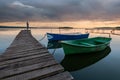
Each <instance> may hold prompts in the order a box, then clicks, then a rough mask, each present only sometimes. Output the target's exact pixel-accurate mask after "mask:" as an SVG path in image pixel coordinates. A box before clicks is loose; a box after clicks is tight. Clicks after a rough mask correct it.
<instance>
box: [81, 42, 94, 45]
mask: <svg viewBox="0 0 120 80" xmlns="http://www.w3.org/2000/svg"><path fill="white" fill-rule="evenodd" d="M80 44H83V45H86V46H95V45H94V44H90V43H85V42H82V43H80Z"/></svg>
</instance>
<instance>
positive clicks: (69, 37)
mask: <svg viewBox="0 0 120 80" xmlns="http://www.w3.org/2000/svg"><path fill="white" fill-rule="evenodd" d="M88 36H89V33H87V34H71V35H68V34H53V33H47V38H48V40H49V41H60V40H74V39H83V38H88Z"/></svg>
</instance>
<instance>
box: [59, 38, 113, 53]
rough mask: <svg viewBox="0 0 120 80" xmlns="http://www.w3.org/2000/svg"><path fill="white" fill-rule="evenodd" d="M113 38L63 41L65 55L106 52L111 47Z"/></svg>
mask: <svg viewBox="0 0 120 80" xmlns="http://www.w3.org/2000/svg"><path fill="white" fill-rule="evenodd" d="M110 41H111V38H107V37H94V38H86V39H78V40H68V41H61V44H62V47H63V50H64V52H65V55H69V54H80V53H90V52H97V51H102V50H104V49H105V48H106V47H107V46H109V44H110Z"/></svg>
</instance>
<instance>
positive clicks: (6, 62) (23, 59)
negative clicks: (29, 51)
mask: <svg viewBox="0 0 120 80" xmlns="http://www.w3.org/2000/svg"><path fill="white" fill-rule="evenodd" d="M44 55H49V53H45V54H38V55H34V56H28V57H23V58H18V59H14V60H8V61H3V62H0V66H1V65H4V64H12V63H15V62H20V61H25V60H29V59H33V58H37V57H40V56H44ZM51 57H52V56H51Z"/></svg>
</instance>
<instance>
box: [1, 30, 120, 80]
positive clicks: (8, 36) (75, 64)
mask: <svg viewBox="0 0 120 80" xmlns="http://www.w3.org/2000/svg"><path fill="white" fill-rule="evenodd" d="M19 31H20V29H0V54H2V53H3V52H4V51H5V49H6V48H7V47H9V45H10V44H11V42H12V41H13V40H14V38H15V36H16V35H17V34H18V33H19ZM46 32H55V33H59V30H57V29H52V30H51V29H33V30H32V34H33V36H34V37H35V38H36V39H37V40H39V42H40V43H41V44H42V45H43V46H46V47H47V45H48V41H47V38H44V39H43V40H41V39H42V38H43V36H44V35H45V33H46ZM60 32H61V33H71V32H82V33H84V32H85V31H84V30H80V29H76V30H75V29H74V30H62V31H60ZM116 33H120V31H116ZM94 36H106V37H108V36H109V35H108V34H96V33H91V34H90V37H94ZM111 37H112V42H111V44H110V47H108V48H106V49H105V50H104V51H101V52H97V53H94V54H86V55H73V56H65V55H64V51H63V49H62V48H55V49H48V50H49V52H50V53H51V54H53V55H54V57H55V59H56V60H57V61H58V62H59V63H61V64H62V65H63V66H64V67H65V70H67V71H70V73H71V74H72V75H73V77H74V78H75V80H120V62H119V61H120V53H119V52H120V36H119V35H111Z"/></svg>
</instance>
